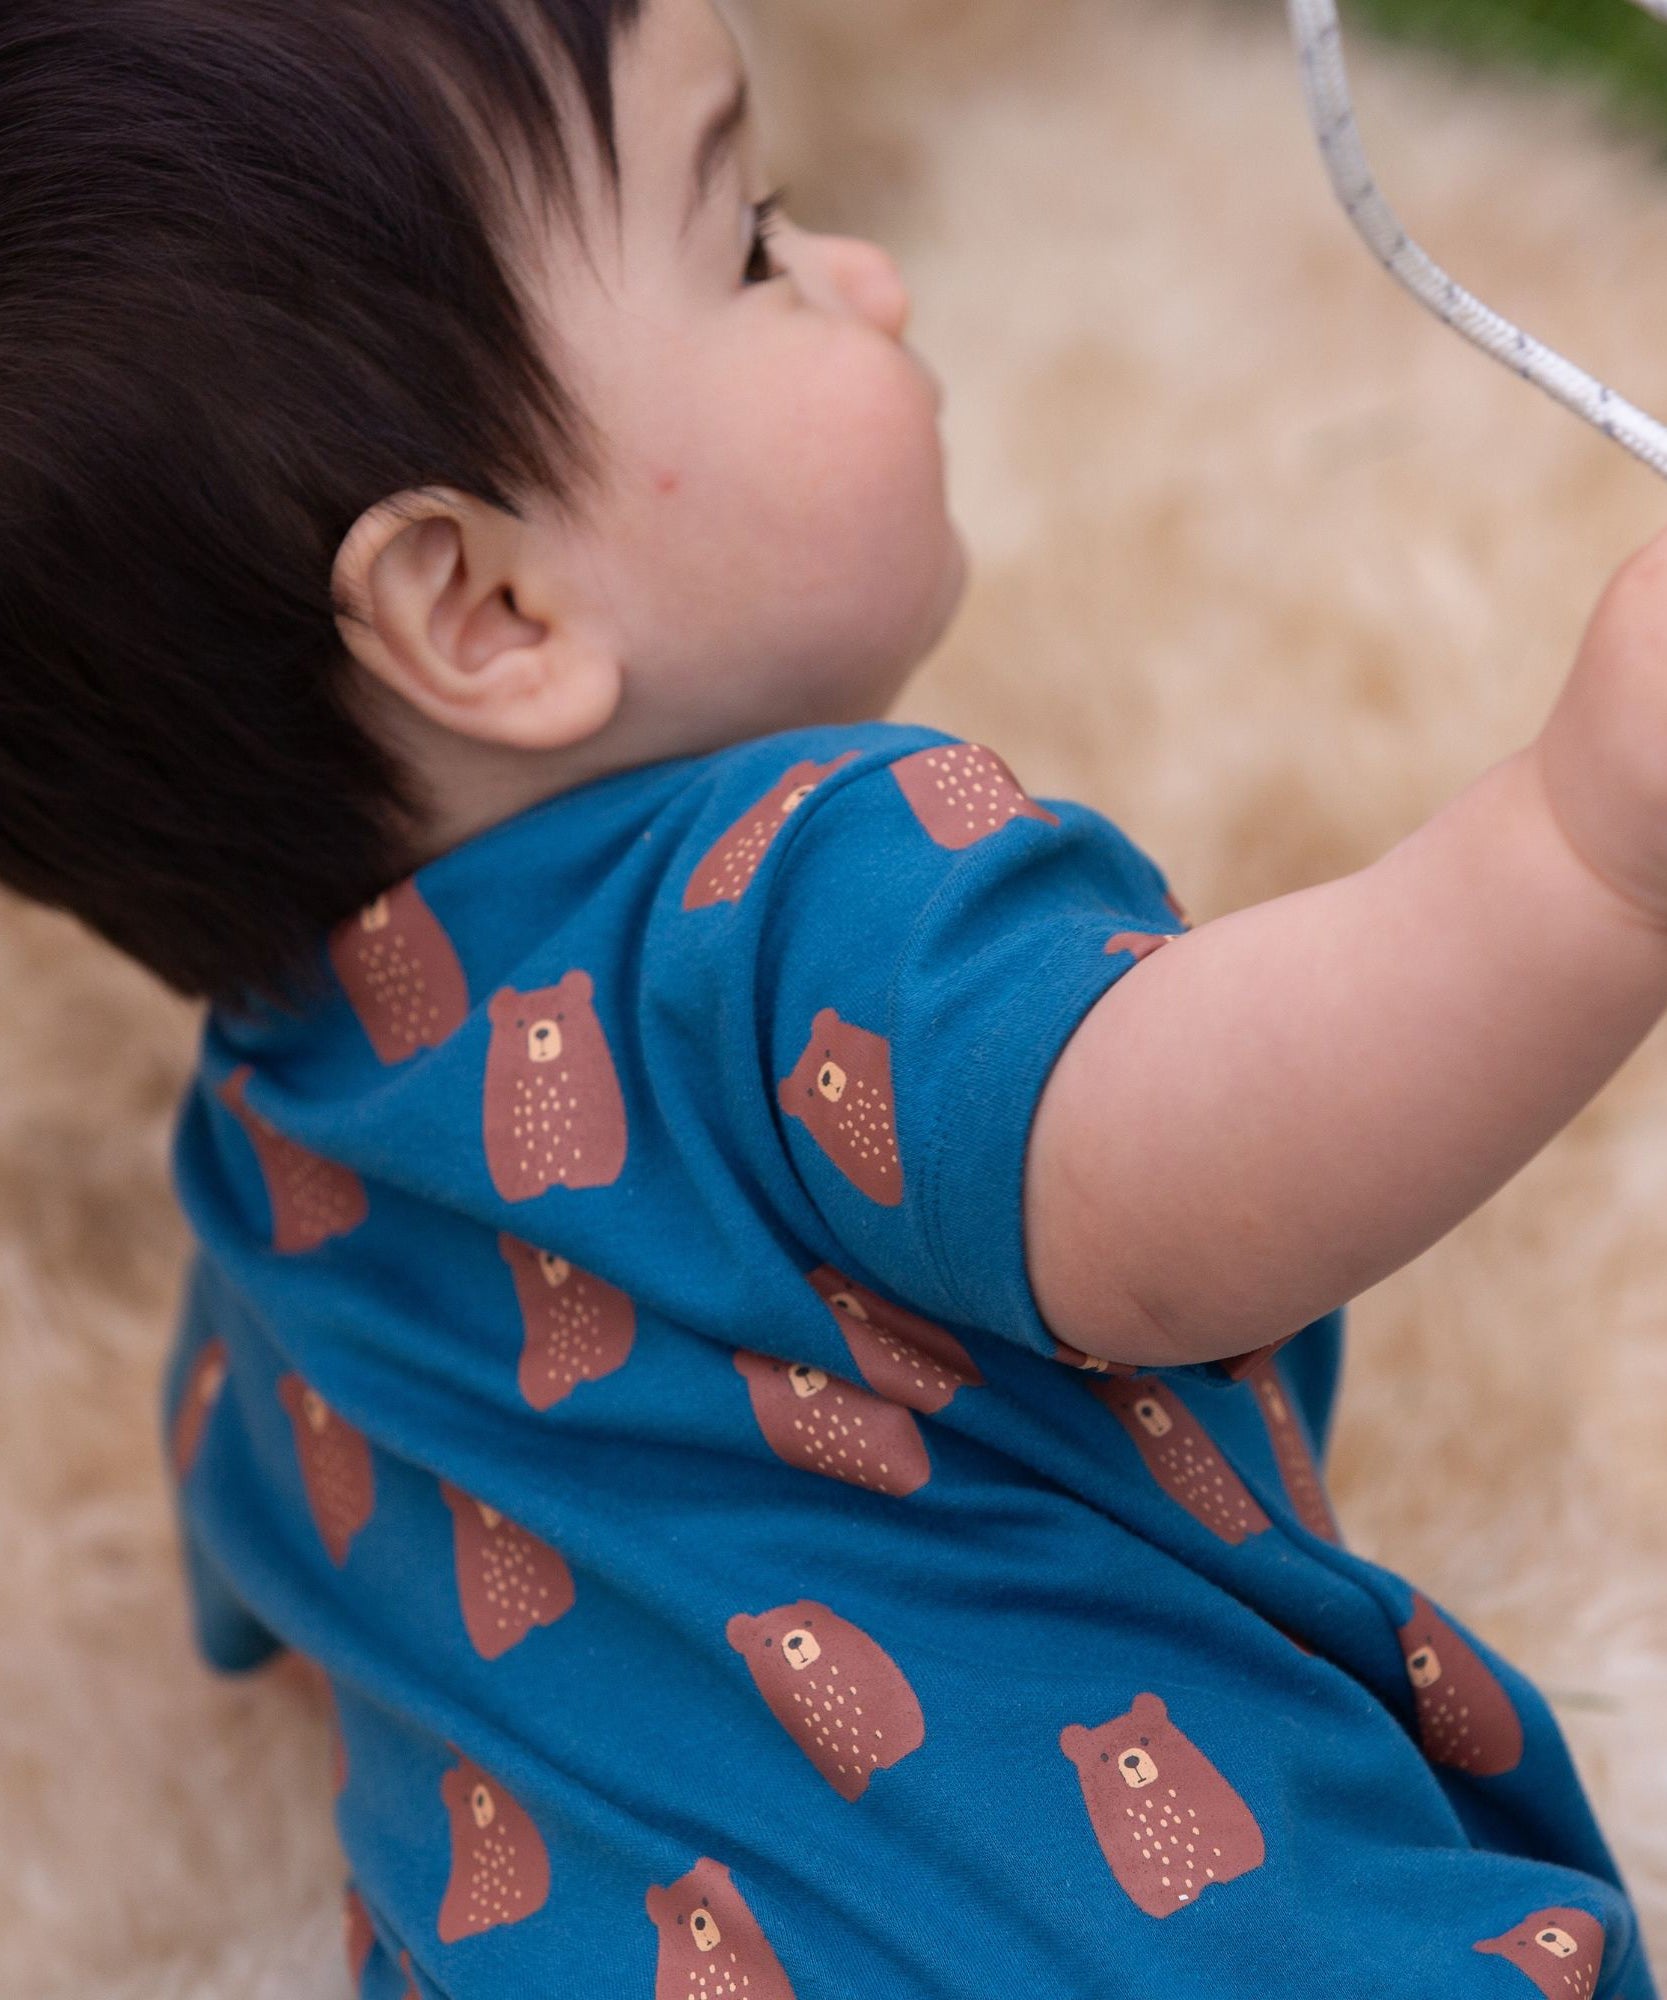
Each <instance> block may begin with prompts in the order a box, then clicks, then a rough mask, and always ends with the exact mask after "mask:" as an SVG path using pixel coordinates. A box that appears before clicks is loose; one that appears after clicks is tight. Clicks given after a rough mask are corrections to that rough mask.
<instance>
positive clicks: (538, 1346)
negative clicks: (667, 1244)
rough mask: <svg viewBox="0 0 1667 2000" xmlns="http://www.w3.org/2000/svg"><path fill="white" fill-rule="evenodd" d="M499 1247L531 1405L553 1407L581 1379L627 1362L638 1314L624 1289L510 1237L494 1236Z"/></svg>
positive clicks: (525, 1392) (524, 1389) (522, 1380)
mask: <svg viewBox="0 0 1667 2000" xmlns="http://www.w3.org/2000/svg"><path fill="white" fill-rule="evenodd" d="M498 1250H499V1254H500V1255H501V1256H502V1257H503V1260H504V1262H505V1263H506V1264H507V1265H508V1266H509V1268H510V1270H511V1272H512V1273H513V1274H514V1278H515V1296H516V1299H517V1301H518V1302H519V1304H520V1307H521V1326H522V1332H523V1339H522V1347H521V1362H520V1367H519V1370H518V1380H519V1383H520V1388H521V1394H522V1395H523V1396H524V1397H525V1398H526V1400H527V1402H528V1403H530V1404H531V1405H532V1407H533V1408H534V1409H535V1410H549V1409H553V1408H554V1407H555V1405H556V1404H557V1403H560V1402H564V1401H565V1400H566V1399H567V1397H569V1396H570V1395H572V1393H573V1391H574V1390H575V1389H576V1388H577V1387H578V1386H579V1384H580V1383H581V1382H599V1381H601V1379H602V1378H603V1376H605V1375H611V1374H613V1372H614V1370H615V1369H617V1368H623V1367H624V1366H625V1363H626V1361H627V1360H628V1359H629V1358H630V1354H631V1348H632V1345H633V1343H634V1342H635V1340H636V1337H637V1313H636V1308H635V1307H634V1306H633V1305H632V1303H631V1301H630V1299H628V1298H627V1297H626V1295H625V1294H624V1293H623V1292H622V1291H619V1290H617V1289H616V1288H615V1287H614V1286H612V1285H610V1284H607V1283H605V1282H604V1281H603V1280H602V1279H601V1278H597V1277H593V1276H592V1275H591V1274H590V1272H588V1271H581V1270H580V1269H579V1267H578V1266H577V1265H576V1264H570V1263H569V1262H568V1261H567V1259H566V1258H565V1257H557V1256H555V1255H554V1254H553V1253H552V1252H550V1251H548V1250H540V1249H538V1248H537V1247H536V1246H535V1245H534V1244H531V1243H523V1242H521V1241H520V1240H519V1239H518V1238H516V1237H514V1236H509V1235H501V1236H499V1238H498Z"/></svg>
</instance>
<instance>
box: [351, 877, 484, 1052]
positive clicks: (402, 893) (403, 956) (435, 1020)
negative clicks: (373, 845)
mask: <svg viewBox="0 0 1667 2000" xmlns="http://www.w3.org/2000/svg"><path fill="white" fill-rule="evenodd" d="M329 949H330V963H331V965H332V966H333V967H334V968H335V973H336V977H337V978H338V979H339V980H340V981H341V984H342V988H343V990H344V991H345V993H346V994H347V997H348V1000H349V1001H350V1002H351V1003H352V1007H353V1011H354V1013H355V1014H357V1015H358V1017H359V1025H360V1026H361V1027H362V1028H363V1029H364V1031H365V1033H366V1035H368V1036H369V1038H370V1045H371V1047H372V1048H373V1049H374V1050H375V1051H376V1056H377V1060H378V1061H379V1062H382V1063H386V1064H388V1065H390V1066H392V1065H393V1064H395V1063H402V1062H409V1061H410V1059H411V1057H412V1056H414V1055H416V1054H417V1053H418V1052H419V1051H420V1050H422V1049H437V1048H438V1047H439V1046H440V1044H441V1043H442V1042H444V1041H447V1040H449V1039H450V1038H451V1036H453V1035H455V1034H456V1033H457V1031H458V1029H459V1028H461V1027H462V1026H463V1024H464V1022H465V1021H466V1020H467V1019H468V1018H469V987H468V982H467V981H466V980H465V979H464V976H463V967H462V965H461V964H460V963H459V962H458V957H457V953H456V951H455V950H454V949H453V946H452V941H451V939H450V938H449V937H447V935H446V933H445V931H444V930H443V929H442V928H441V926H440V922H439V919H438V918H437V917H436V916H435V914H434V912H433V911H432V910H431V909H430V908H429V907H428V905H427V903H425V902H424V901H423V897H422V891H421V890H420V889H419V888H418V887H417V885H416V883H415V881H410V882H402V883H401V884H400V885H399V887H398V888H397V889H390V890H389V891H388V893H387V894H386V895H385V896H378V897H377V899H376V901H375V902H374V903H372V904H371V905H370V906H369V908H367V909H364V910H361V911H360V912H359V914H358V915H357V916H356V917H351V918H349V919H348V921H347V922H346V923H345V924H340V925H338V926H337V928H336V929H335V930H334V931H332V932H331V934H330V947H329Z"/></svg>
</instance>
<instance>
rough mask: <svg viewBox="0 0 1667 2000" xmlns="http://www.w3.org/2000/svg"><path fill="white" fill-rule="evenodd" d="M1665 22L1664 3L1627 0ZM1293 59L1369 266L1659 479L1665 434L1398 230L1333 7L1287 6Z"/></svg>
mask: <svg viewBox="0 0 1667 2000" xmlns="http://www.w3.org/2000/svg"><path fill="white" fill-rule="evenodd" d="M1632 4H1633V5H1634V6H1636V7H1639V8H1641V9H1642V10H1643V12H1644V13H1646V14H1653V15H1654V16H1655V17H1656V19H1657V20H1659V21H1667V0H1632ZM1287 5H1288V7H1289V11H1290V16H1291V28H1292V31H1293V32H1294V34H1295V35H1296V38H1297V46H1298V48H1299V49H1300V50H1301V52H1302V78H1303V92H1304V95H1305V96H1306V97H1307V100H1308V116H1309V118H1310V119H1311V121H1312V122H1313V126H1314V132H1315V136H1316V137H1317V138H1318V139H1319V142H1320V151H1321V153H1322V154H1323V155H1324V156H1325V163H1326V168H1327V171H1328V172H1329V173H1330V175H1331V184H1332V186H1333V187H1334V188H1335V189H1336V190H1337V198H1338V200H1339V201H1341V202H1342V204H1343V206H1344V208H1346V209H1347V210H1348V213H1349V218H1350V220H1351V221H1352V222H1353V223H1354V226H1355V228H1356V229H1357V230H1359V232H1360V234H1361V235H1362V236H1363V237H1364V238H1365V239H1366V242H1367V244H1368V245H1369V246H1370V248H1371V250H1372V252H1373V254H1374V255H1375V256H1376V257H1377V259H1378V261H1379V262H1380V263H1381V264H1382V265H1383V266H1384V268H1385V269H1386V270H1388V271H1389V272H1390V273H1391V274H1392V275H1393V276H1394V277H1396V278H1398V279H1399V280H1400V281H1401V283H1402V284H1403V285H1405V287H1406V288H1407V290H1408V291H1409V292H1411V293H1412V295H1413V297H1414V298H1416V299H1419V300H1421V301H1422V302H1423V304H1425V305H1426V306H1428V307H1429V309H1430V311H1431V312H1433V313H1434V314H1436V316H1437V317H1438V318H1439V319H1443V320H1445V321H1446V323H1447V324H1448V325H1449V326H1450V327H1453V328H1454V329H1455V330H1456V331H1457V332H1459V333H1462V334H1463V335H1464V336H1465V338H1466V339H1467V340H1470V341H1473V342H1474V343H1475V345H1476V346H1478V347H1480V348H1481V349H1482V350H1483V352H1484V353H1487V354H1491V355H1492V356H1493V357H1494V359H1495V360H1496V361H1502V362H1504V363H1505V365H1506V366H1507V367H1508V368H1511V369H1513V370H1514V371H1515V372H1516V373H1517V374H1518V375H1521V376H1522V377H1523V378H1524V379H1525V380H1526V381H1529V382H1534V383H1537V384H1538V385H1539V387H1540V388H1542V389H1544V390H1545V392H1546V394H1547V395H1549V396H1555V397H1556V399H1557V401H1558V402H1559V403H1561V404H1563V405H1564V406H1565V408H1567V409H1571V410H1573V411H1574V413H1575V414H1576V415H1577V416H1581V417H1584V418H1585V419H1586V421H1587V422H1588V423H1589V424H1592V425H1594V426H1595V427H1596V428H1597V429H1598V430H1600V431H1602V432H1603V433H1604V435H1605V436H1606V437H1612V438H1613V439H1614V440H1615V442H1616V443H1617V444H1621V445H1625V447H1626V448H1627V450H1628V451H1630V452H1632V453H1633V454H1634V455H1635V456H1636V457H1638V458H1641V459H1642V460H1643V461H1644V463H1645V464H1646V465H1648V466H1653V467H1654V469H1655V470H1656V471H1657V472H1659V473H1660V474H1661V475H1662V477H1663V478H1667V425H1662V424H1660V423H1657V421H1656V420H1655V418H1654V417H1651V416H1646V415H1645V413H1644V412H1643V411H1642V410H1640V409H1636V408H1634V406H1633V405H1632V404H1631V403H1629V402H1627V401H1626V400H1625V399H1624V398H1623V397H1621V396H1618V395H1616V393H1615V391H1614V390H1613V389H1610V388H1606V387H1605V385H1604V384H1603V383H1602V382H1599V381H1598V380H1597V379H1596V378H1595V377H1593V376H1591V375H1588V374H1587V373H1586V371H1585V370H1584V369H1583V368H1577V367H1576V366H1575V364H1574V363H1573V362H1572V361H1569V360H1566V359H1565V358H1564V356H1562V355H1561V354H1559V353H1557V352H1556V350H1555V349H1554V348H1550V347H1547V346H1545V345H1544V344H1543V343H1542V342H1540V341H1538V340H1536V339H1535V338H1534V337H1533V335H1532V334H1529V333H1524V332H1523V330H1522V328H1521V327H1519V326H1515V325H1513V324H1512V323H1511V321H1510V320H1508V319H1505V318H1504V317H1503V316H1502V315H1501V314H1499V313H1496V312H1495V311H1494V310H1493V308H1492V307H1491V306H1487V305H1484V304H1483V303H1482V301H1481V300H1480V299H1479V298H1477V297H1475V295H1474V294H1473V293H1471V292H1467V291H1466V290H1465V288H1464V287H1463V285H1461V284H1458V283H1457V282H1456V281H1455V280H1454V279H1452V278H1450V277H1449V276H1448V275H1447V273H1446V272H1445V271H1444V270H1442V268H1441V266H1440V265H1439V264H1437V263H1436V262H1435V260H1434V258H1432V257H1430V256H1428V255H1426V253H1425V252H1424V251H1423V250H1422V249H1420V247H1419V246H1418V245H1417V244H1416V243H1414V242H1413V240H1412V238H1411V237H1410V236H1409V235H1408V234H1407V232H1406V231H1405V230H1404V229H1403V228H1402V227H1401V224H1400V222H1399V221H1398V220H1397V219H1396V216H1395V213H1394V211H1393V210H1392V209H1391V208H1390V206H1389V204H1388V202H1386V201H1385V200H1384V198H1383V196H1382V195H1381V194H1380V193H1379V192H1378V186H1377V182H1376V181H1375V180H1373V178H1372V170H1371V168H1370V167H1369V166H1368V165H1367V163H1366V151H1365V148H1364V147H1363V146H1362V144H1361V142H1360V128H1359V126H1358V125H1357V124H1356V123H1355V115H1354V104H1353V101H1352V99H1351V98H1350V96H1349V82H1348V75H1347V73H1346V71H1345V69H1344V65H1343V30H1342V27H1341V26H1340V24H1339V22H1338V19H1337V7H1336V4H1335V0H1287Z"/></svg>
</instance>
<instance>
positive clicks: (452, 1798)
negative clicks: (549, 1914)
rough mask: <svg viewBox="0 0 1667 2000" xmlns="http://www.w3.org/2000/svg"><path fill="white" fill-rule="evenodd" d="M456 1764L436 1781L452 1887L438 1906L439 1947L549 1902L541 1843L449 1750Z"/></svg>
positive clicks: (516, 1808) (506, 1799)
mask: <svg viewBox="0 0 1667 2000" xmlns="http://www.w3.org/2000/svg"><path fill="white" fill-rule="evenodd" d="M447 1747H448V1748H449V1749H450V1750H451V1751H452V1754H453V1755H454V1756H455V1757H457V1758H458V1759H459V1760H460V1761H459V1762H458V1763H457V1765H456V1766H455V1767H454V1768H453V1769H452V1770H450V1771H447V1772H446V1774H445V1775H444V1777H442V1778H441V1780H440V1796H441V1798H442V1799H443V1800H444V1802H445V1806H446V1810H447V1813H448V1814H449V1816H450V1821H451V1879H450V1881H449V1882H448V1883H447V1885H446V1896H445V1901H444V1902H443V1903H442V1904H441V1905H440V1918H439V1925H438V1929H439V1934H440V1942H441V1943H442V1944H456V1942H457V1941H458V1939H459V1938H467V1937H478V1936H479V1935H480V1933H481V1932H482V1931H489V1930H495V1929H497V1928H498V1926H499V1925H501V1924H519V1923H522V1922H524V1921H525V1920H526V1919H527V1918H528V1917H530V1916H532V1915H534V1914H535V1913H536V1912H537V1911H539V1910H541V1909H543V1907H544V1904H545V1900H546V1898H547V1897H548V1896H549V1894H550V1855H549V1851H548V1849H547V1848H546V1847H545V1845H544V1836H543V1835H542V1834H541V1833H540V1832H539V1830H538V1828H537V1827H536V1826H534V1825H533V1823H532V1820H531V1818H530V1817H529V1816H528V1814H527V1813H526V1811H525V1810H524V1809H523V1808H522V1807H521V1806H520V1805H518V1804H517V1803H516V1801H515V1800H514V1799H512V1798H511V1797H510V1795H509V1793H508V1792H507V1791H506V1790H505V1789H504V1787H503V1786H502V1785H500V1784H499V1783H498V1781H497V1779H496V1778H493V1777H490V1776H488V1774H487V1773H486V1772H485V1771H483V1770H482V1769H481V1767H480V1766H479V1765H478V1764H476V1763H474V1762H472V1761H471V1760H470V1759H469V1758H467V1757H464V1756H463V1754H462V1752H461V1751H459V1750H458V1749H457V1747H456V1746H455V1745H454V1744H453V1745H448V1746H447Z"/></svg>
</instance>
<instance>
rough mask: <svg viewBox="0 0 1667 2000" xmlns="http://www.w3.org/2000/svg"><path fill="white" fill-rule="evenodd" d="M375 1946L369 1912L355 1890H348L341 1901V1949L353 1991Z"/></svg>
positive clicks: (358, 1983)
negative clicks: (344, 1953)
mask: <svg viewBox="0 0 1667 2000" xmlns="http://www.w3.org/2000/svg"><path fill="white" fill-rule="evenodd" d="M375 1944H376V1931H375V1929H374V1927H373V1926H372V1924H371V1920H370V1912H369V1910H367V1909H366V1908H365V1906H364V1902H363V1900H362V1899H361V1897H360V1895H359V1892H358V1890H357V1889H349V1890H348V1891H347V1894H346V1895H345V1896H344V1897H343V1899H342V1949H343V1950H344V1951H345V1952H346V1953H347V1976H348V1978H349V1979H351V1980H352V1982H353V1990H354V1992H355V1993H357V1992H358V1990H359V1987H360V1985H361V1983H362V1982H363V1980H364V1976H365V1966H366V1964H367V1963H368V1962H369V1959H370V1955H371V1952H372V1950H373V1949H374V1947H375Z"/></svg>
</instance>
